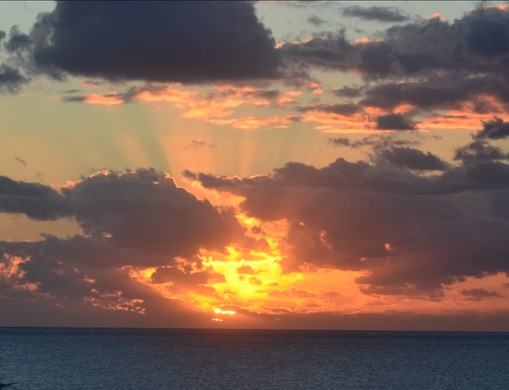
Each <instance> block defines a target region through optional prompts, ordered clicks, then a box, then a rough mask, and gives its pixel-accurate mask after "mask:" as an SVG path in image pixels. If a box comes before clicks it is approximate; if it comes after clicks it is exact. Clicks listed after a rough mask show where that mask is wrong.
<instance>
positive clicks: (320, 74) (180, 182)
mask: <svg viewBox="0 0 509 390" xmlns="http://www.w3.org/2000/svg"><path fill="white" fill-rule="evenodd" d="M508 66H509V4H508V3H507V2H488V1H483V2H473V1H463V2H460V1H451V2H448V1H435V2H434V1H427V2H414V1H397V2H380V1H377V2H355V3H354V2H340V1H335V2H325V1H320V2H303V1H298V2H292V1H279V2H153V3H152V2H120V3H119V2H115V3H114V2H56V3H55V2H2V3H0V139H1V142H0V150H1V154H0V159H1V164H0V253H1V258H0V312H1V313H2V315H1V316H0V326H100V327H102V326H108V327H109V326H111V327H183V328H267V329H359V330H360V329H366V330H453V331H454V330H458V331H460V330H461V331H463V330H467V331H509V299H508V297H509V239H508V237H509V165H508V164H509V162H508V161H509V143H508V138H509V115H508V114H507V112H508V108H509V71H508V69H509V68H508Z"/></svg>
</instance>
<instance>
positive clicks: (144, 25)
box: [5, 1, 279, 83]
mask: <svg viewBox="0 0 509 390" xmlns="http://www.w3.org/2000/svg"><path fill="white" fill-rule="evenodd" d="M50 37H51V39H50ZM274 45H275V44H274V40H273V38H272V36H271V34H270V31H269V30H267V29H265V27H264V26H263V25H262V24H261V23H260V22H259V21H258V19H257V17H256V15H255V12H254V7H253V4H252V3H250V2H219V3H217V2H216V3H194V2H171V3H165V2H151V4H150V6H148V5H147V3H143V4H141V3H136V2H129V3H125V4H116V3H108V2H102V3H101V2H72V3H71V2H65V1H61V2H57V5H56V7H55V9H54V10H53V11H52V12H49V13H43V14H40V15H39V16H38V20H37V22H36V23H35V24H34V26H33V28H32V30H31V31H30V33H29V34H28V35H25V34H19V33H17V32H16V31H14V33H11V37H10V39H9V40H8V41H7V42H6V43H5V47H6V48H7V49H8V50H9V51H10V52H11V53H16V52H20V51H23V50H28V51H29V53H30V56H29V57H30V64H25V66H27V67H28V66H31V67H33V69H34V70H35V71H37V72H39V73H45V74H48V75H50V76H52V77H56V78H61V77H63V75H64V74H71V75H78V76H87V77H99V78H104V79H108V80H110V81H119V80H146V81H161V82H171V81H180V82H188V83H202V82H210V81H219V80H243V79H259V78H274V77H277V76H278V69H277V68H278V65H279V58H278V55H277V53H276V51H275V48H274Z"/></svg>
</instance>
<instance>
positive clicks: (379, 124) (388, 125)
mask: <svg viewBox="0 0 509 390" xmlns="http://www.w3.org/2000/svg"><path fill="white" fill-rule="evenodd" d="M376 128H377V129H378V130H415V129H416V127H415V122H413V121H411V120H410V119H408V118H406V117H405V116H404V115H402V114H387V115H380V116H378V117H376Z"/></svg>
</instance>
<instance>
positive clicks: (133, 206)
mask: <svg viewBox="0 0 509 390" xmlns="http://www.w3.org/2000/svg"><path fill="white" fill-rule="evenodd" d="M0 210H1V211H2V212H7V213H18V214H25V215H27V216H28V217H29V218H31V219H36V220H54V219H57V218H62V217H66V218H74V219H75V220H76V221H77V222H78V223H79V224H80V226H81V228H82V229H83V234H80V235H74V236H72V237H66V238H57V237H54V236H51V235H43V237H42V239H41V240H39V241H22V242H6V241H3V242H0V295H1V296H2V297H4V298H5V299H12V300H17V301H19V302H20V305H24V302H29V301H45V302H48V301H49V302H53V304H54V305H58V306H59V307H63V308H66V310H69V309H72V308H77V307H79V308H81V309H83V310H88V309H87V308H89V309H90V308H91V307H94V308H97V309H101V310H105V311H125V312H132V313H138V314H142V313H146V311H147V310H149V309H150V310H151V311H152V316H154V315H155V314H154V310H157V309H158V308H159V304H156V303H157V302H158V299H161V297H159V294H158V293H156V292H154V291H152V290H151V289H150V287H149V286H146V285H144V284H143V283H140V282H139V281H138V280H137V278H136V277H133V274H132V273H133V272H135V270H137V269H146V268H148V267H154V268H155V272H154V273H153V274H152V276H151V278H150V280H149V282H151V283H169V285H171V289H168V291H169V292H171V291H173V292H176V291H184V292H186V291H188V290H189V289H200V288H201V289H205V290H207V293H209V292H210V291H209V290H210V287H207V286H206V284H207V283H208V282H210V281H220V279H221V276H220V275H217V274H215V273H214V272H211V270H210V269H207V268H206V267H204V266H203V264H202V262H201V260H200V259H199V258H198V257H197V256H196V254H197V253H198V251H199V249H200V248H208V249H211V250H218V251H221V250H223V249H224V246H225V245H227V244H228V243H230V242H234V241H237V240H242V239H243V229H242V228H241V227H240V225H239V224H238V222H237V220H236V219H235V217H234V215H233V213H232V211H231V210H219V209H217V208H215V207H214V206H212V205H211V204H210V203H209V202H208V201H206V200H198V199H197V198H196V197H195V196H194V195H192V194H191V193H189V192H187V191H186V190H184V189H183V188H179V187H177V186H176V185H175V183H174V181H173V179H172V178H170V177H169V176H167V175H166V174H164V173H161V172H156V171H155V170H152V169H139V170H137V171H134V172H130V171H129V172H124V173H116V172H108V173H105V172H104V173H98V174H95V175H93V176H91V177H88V178H83V179H82V180H80V181H78V182H77V183H75V184H74V185H72V186H69V187H65V188H63V189H61V190H60V191H57V190H55V189H52V188H50V187H47V186H43V185H40V184H34V183H23V182H17V181H14V180H11V179H9V178H6V177H2V178H0ZM166 304H167V305H169V306H170V307H174V306H175V305H173V304H172V303H171V302H169V301H166ZM154 305H155V306H154ZM165 310H166V309H165ZM184 312H185V310H184Z"/></svg>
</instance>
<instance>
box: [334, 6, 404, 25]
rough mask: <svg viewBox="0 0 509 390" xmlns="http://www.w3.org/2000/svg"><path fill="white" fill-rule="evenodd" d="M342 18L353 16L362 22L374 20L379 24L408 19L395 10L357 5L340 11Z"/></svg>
mask: <svg viewBox="0 0 509 390" xmlns="http://www.w3.org/2000/svg"><path fill="white" fill-rule="evenodd" d="M341 12H342V14H343V15H344V16H353V17H356V18H361V19H364V20H374V21H380V22H405V21H407V20H409V19H410V18H409V17H408V16H407V15H404V14H403V13H402V12H401V11H400V10H398V9H397V8H391V7H377V6H373V7H368V8H364V7H359V6H357V5H353V6H349V7H346V8H344V9H342V10H341Z"/></svg>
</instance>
